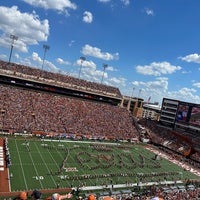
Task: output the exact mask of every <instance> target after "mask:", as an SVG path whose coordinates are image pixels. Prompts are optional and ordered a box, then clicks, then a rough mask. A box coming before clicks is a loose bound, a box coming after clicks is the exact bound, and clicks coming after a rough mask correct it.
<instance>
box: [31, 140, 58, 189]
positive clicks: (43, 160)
mask: <svg viewBox="0 0 200 200" xmlns="http://www.w3.org/2000/svg"><path fill="white" fill-rule="evenodd" d="M34 145H35V146H36V149H37V150H38V152H39V155H40V157H41V158H42V161H43V162H44V164H45V166H46V168H47V171H48V172H49V174H50V170H49V168H48V166H47V164H46V162H45V160H44V158H43V156H42V154H41V153H40V150H39V149H38V146H37V145H36V144H35V142H34ZM51 179H52V181H53V182H54V184H55V186H57V184H56V182H55V180H54V179H53V177H52V176H51Z"/></svg>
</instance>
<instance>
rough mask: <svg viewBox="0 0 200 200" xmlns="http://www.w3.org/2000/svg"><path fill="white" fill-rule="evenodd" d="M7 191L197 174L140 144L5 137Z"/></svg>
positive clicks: (166, 178)
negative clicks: (8, 186)
mask: <svg viewBox="0 0 200 200" xmlns="http://www.w3.org/2000/svg"><path fill="white" fill-rule="evenodd" d="M8 141H9V142H8V145H9V150H10V155H11V162H12V165H11V166H10V168H9V174H13V177H12V178H11V179H10V187H11V191H19V190H32V189H36V188H37V189H53V188H57V187H58V186H59V187H60V188H68V187H79V186H82V185H84V186H95V185H103V184H105V185H109V184H122V183H138V182H150V181H157V180H164V179H165V180H169V181H170V180H175V179H176V180H180V179H182V180H184V179H197V176H195V175H193V174H191V173H190V172H188V171H185V170H183V169H182V168H180V167H178V166H176V165H175V164H173V163H171V162H168V161H167V160H164V159H160V160H155V159H154V158H155V155H154V154H153V153H152V152H150V151H148V150H146V149H145V148H144V147H143V146H142V145H133V144H128V143H126V144H116V143H111V144H108V143H94V142H90V143H89V142H88V143H87V142H83V141H79V142H76V141H66V140H65V141H64V140H61V141H58V140H57V141H51V140H49V141H44V140H38V139H32V140H24V139H19V138H17V139H14V138H9V140H8Z"/></svg>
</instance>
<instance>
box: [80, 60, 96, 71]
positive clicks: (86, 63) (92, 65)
mask: <svg viewBox="0 0 200 200" xmlns="http://www.w3.org/2000/svg"><path fill="white" fill-rule="evenodd" d="M76 65H78V66H81V65H82V66H83V67H88V68H90V69H91V68H92V69H96V64H95V63H94V62H93V61H91V60H90V61H89V60H85V61H83V62H82V61H81V59H78V60H77V61H76Z"/></svg>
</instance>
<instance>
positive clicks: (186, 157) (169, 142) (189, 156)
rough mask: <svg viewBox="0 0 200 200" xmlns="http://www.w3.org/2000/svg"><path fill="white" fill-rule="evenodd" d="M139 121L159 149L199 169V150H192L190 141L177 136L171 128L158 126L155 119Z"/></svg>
mask: <svg viewBox="0 0 200 200" xmlns="http://www.w3.org/2000/svg"><path fill="white" fill-rule="evenodd" d="M140 123H141V124H143V125H144V126H145V127H146V130H147V135H148V137H149V138H151V142H153V143H154V144H159V146H160V147H159V148H160V150H162V151H164V152H166V153H168V154H170V156H171V157H172V158H173V159H176V160H179V161H180V162H183V163H187V164H189V165H191V166H193V167H194V168H196V169H200V159H199V158H200V152H192V151H193V150H192V148H191V146H192V145H191V144H190V143H188V142H187V141H185V140H183V139H182V138H180V137H177V135H176V134H175V132H174V131H173V130H170V129H166V128H163V127H159V126H158V123H157V122H155V121H151V120H140Z"/></svg>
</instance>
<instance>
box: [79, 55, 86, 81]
mask: <svg viewBox="0 0 200 200" xmlns="http://www.w3.org/2000/svg"><path fill="white" fill-rule="evenodd" d="M80 60H81V66H80V70H79V74H78V78H80V76H81V69H82V67H83V62H84V61H85V60H86V58H85V57H83V56H81V57H80Z"/></svg>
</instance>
